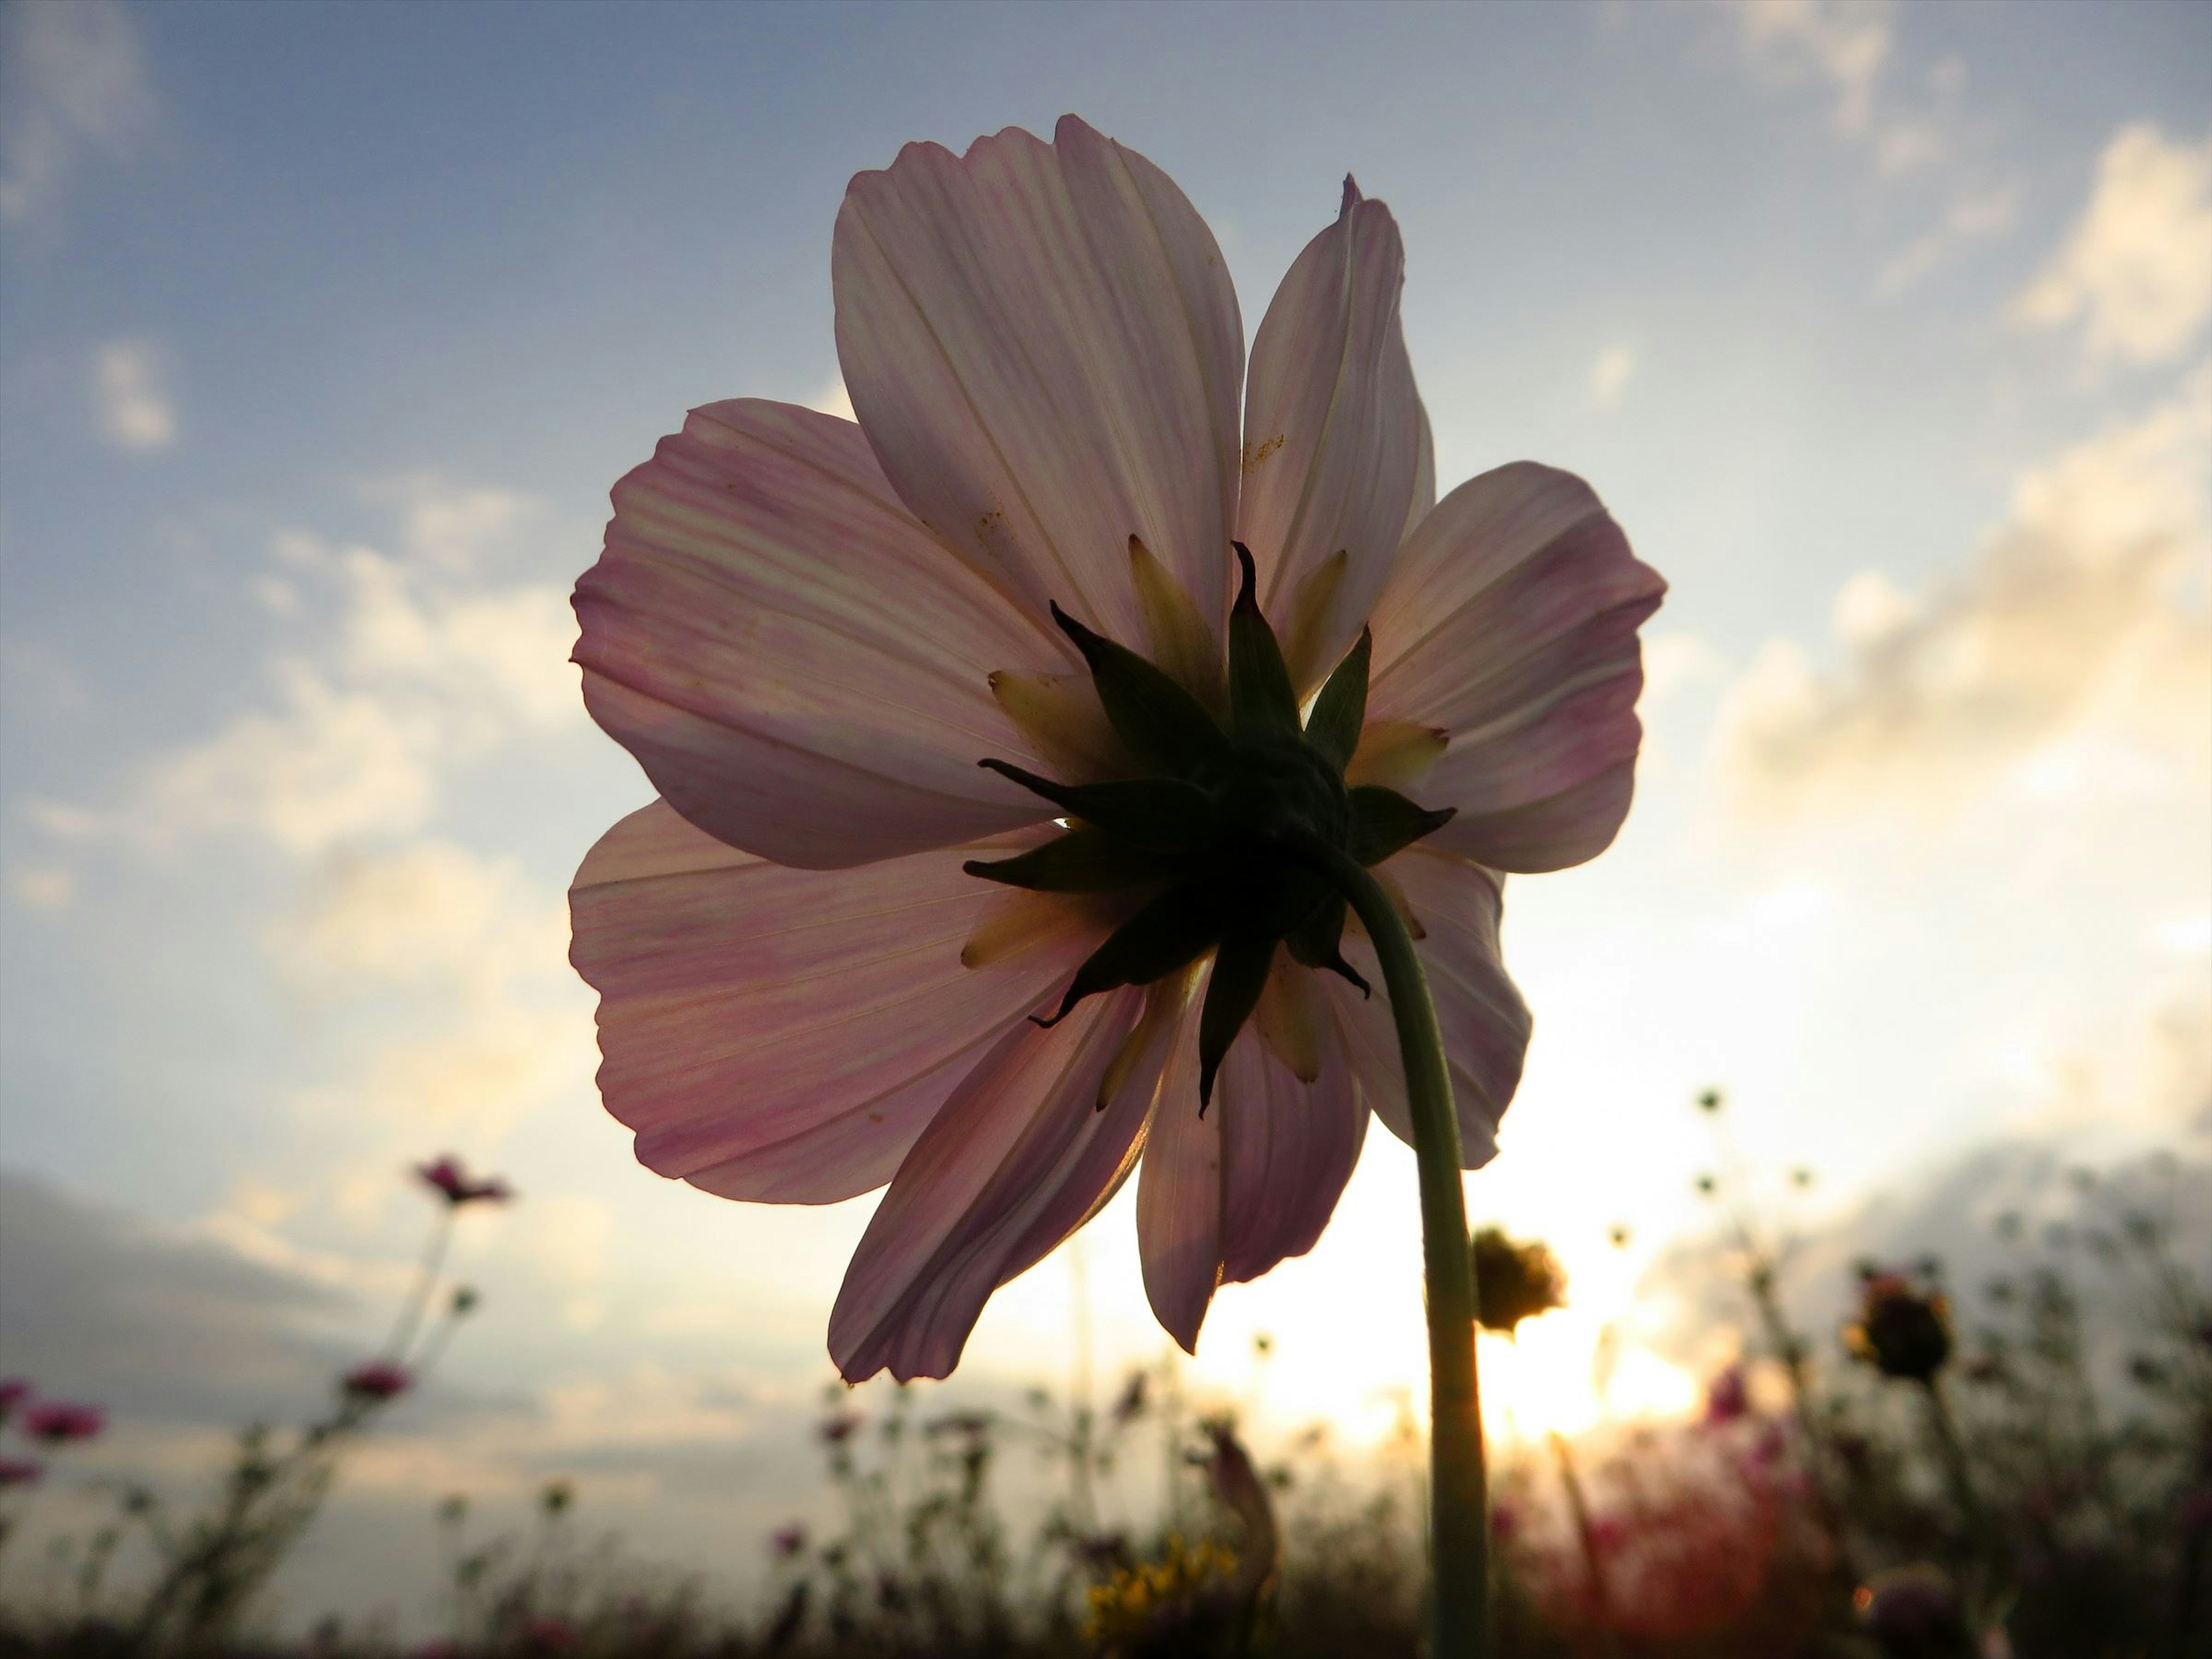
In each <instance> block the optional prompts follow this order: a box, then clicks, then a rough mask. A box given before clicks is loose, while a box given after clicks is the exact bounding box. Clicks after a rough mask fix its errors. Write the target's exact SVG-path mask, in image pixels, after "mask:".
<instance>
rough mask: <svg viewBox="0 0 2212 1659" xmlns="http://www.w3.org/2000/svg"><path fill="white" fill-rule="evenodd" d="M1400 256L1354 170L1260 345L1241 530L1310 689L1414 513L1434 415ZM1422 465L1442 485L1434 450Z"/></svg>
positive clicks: (1380, 579) (1362, 608)
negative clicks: (1411, 346)
mask: <svg viewBox="0 0 2212 1659" xmlns="http://www.w3.org/2000/svg"><path fill="white" fill-rule="evenodd" d="M1405 269H1406V255H1405V249H1404V246H1403V245H1402V244H1401V242H1400V240H1399V238H1398V227H1397V224H1396V222H1395V221H1393V220H1392V218H1391V217H1390V210H1389V209H1388V208H1386V207H1384V206H1383V204H1382V203H1380V202H1372V201H1368V200H1366V199H1364V198H1363V197H1361V196H1360V194H1359V192H1358V189H1357V188H1355V187H1354V186H1353V185H1352V181H1351V180H1350V179H1346V180H1345V190H1344V207H1343V210H1342V212H1341V213H1340V215H1339V216H1338V218H1337V221H1336V222H1335V223H1334V224H1333V225H1331V226H1330V227H1329V228H1328V229H1326V230H1324V231H1322V233H1321V234H1319V235H1318V236H1316V237H1315V238H1314V239H1313V240H1312V241H1310V242H1309V243H1307V244H1306V246H1305V250H1304V252H1301V253H1300V254H1299V255H1298V257H1297V259H1296V260H1294V261H1293V262H1292V263H1291V269H1290V272H1289V274H1288V275H1287V276H1285V277H1284V278H1283V285H1282V286H1281V287H1280V288H1279V289H1277V290H1276V292H1275V298H1274V301H1273V303H1272V304H1270V305H1269V306H1268V307H1267V317H1266V319H1264V320H1263V321H1262V322H1261V325H1260V332H1259V335H1258V337H1256V338H1255V340H1254V341H1253V343H1252V374H1251V380H1250V382H1249V385H1248V386H1246V388H1245V398H1244V454H1245V473H1244V490H1243V501H1242V502H1241V504H1240V506H1239V507H1238V509H1237V535H1238V538H1239V539H1240V540H1242V541H1243V542H1244V543H1245V544H1247V545H1249V547H1250V548H1251V550H1252V554H1253V557H1254V558H1255V560H1257V561H1258V562H1259V565H1260V569H1261V605H1262V606H1263V607H1264V608H1265V609H1266V610H1267V614H1268V616H1269V617H1271V618H1272V619H1273V621H1274V623H1275V625H1276V627H1277V629H1279V631H1281V632H1282V633H1283V635H1284V636H1285V653H1286V655H1287V656H1288V658H1289V659H1290V664H1291V678H1293V679H1294V680H1296V681H1297V684H1298V685H1299V687H1300V688H1301V689H1302V690H1304V689H1307V688H1310V686H1311V685H1312V684H1316V683H1317V682H1318V681H1319V679H1320V678H1322V676H1323V675H1325V674H1326V673H1327V672H1328V670H1329V669H1330V668H1332V667H1334V665H1335V663H1336V661H1337V659H1338V658H1340V657H1341V656H1342V655H1343V654H1344V653H1345V652H1346V650H1347V649H1348V648H1349V647H1351V645H1352V641H1353V640H1355V639H1357V638H1358V635H1359V629H1360V628H1361V626H1362V625H1363V624H1364V623H1365V622H1366V620H1367V615H1368V612H1369V611H1370V609H1372V607H1373V605H1374V603H1375V598H1376V594H1378V593H1379V592H1382V590H1383V584H1384V582H1385V581H1386V580H1388V579H1389V574H1390V568H1391V564H1392V561H1393V557H1394V556H1395V553H1396V552H1397V550H1398V544H1399V540H1400V538H1401V537H1402V536H1403V534H1404V533H1405V530H1406V527H1407V523H1408V522H1409V520H1412V519H1413V518H1415V517H1416V516H1418V515H1417V513H1415V510H1414V509H1415V504H1416V498H1417V496H1418V495H1419V491H1420V489H1421V476H1422V470H1423V462H1422V457H1423V453H1424V443H1423V438H1424V435H1425V430H1426V427H1427V420H1426V416H1425V415H1424V414H1423V412H1422V410H1421V403H1420V398H1419V397H1418V396H1417V395H1416V394H1415V392H1414V390H1413V367H1412V364H1411V362H1410V361H1409V360H1408V358H1407V355H1406V342H1405V337H1404V334H1403V333H1402V332H1401V329H1400V327H1399V322H1398V294H1399V290H1400V289H1401V287H1402V286H1403V285H1404V280H1405ZM1427 477H1428V483H1427V489H1428V491H1429V492H1430V494H1431V495H1433V493H1434V491H1435V488H1436V483H1435V479H1436V471H1435V462H1434V460H1433V459H1430V461H1429V462H1428V465H1427ZM1422 505H1425V503H1422ZM1339 554H1342V555H1344V558H1343V559H1342V560H1341V561H1340V562H1335V563H1332V561H1334V560H1335V558H1336V556H1337V555H1339Z"/></svg>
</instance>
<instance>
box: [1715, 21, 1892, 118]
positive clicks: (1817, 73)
mask: <svg viewBox="0 0 2212 1659" xmlns="http://www.w3.org/2000/svg"><path fill="white" fill-rule="evenodd" d="M1730 10H1731V12H1732V14H1733V15H1734V16H1735V21H1736V25H1737V27H1738V30H1739V32H1740V33H1741V37H1742V40H1743V44H1744V46H1745V48H1746V49H1747V52H1748V53H1749V54H1750V58H1751V61H1752V63H1753V66H1754V67H1755V68H1757V69H1759V70H1760V71H1761V72H1762V73H1765V74H1766V75H1769V76H1772V77H1774V78H1775V79H1777V80H1778V81H1779V82H1782V83H1783V84H1784V85H1796V84H1800V83H1802V82H1805V81H1808V80H1810V81H1816V82H1825V83H1826V85H1827V86H1828V88H1830V90H1831V91H1832V93H1833V94H1834V96H1835V100H1836V101H1835V123H1836V126H1837V129H1838V131H1842V132H1844V133H1846V134H1849V135H1850V136H1851V137H1868V136H1876V137H1879V135H1876V134H1875V88H1876V85H1877V83H1878V82H1879V81H1880V80H1881V74H1882V70H1883V69H1884V67H1885V66H1886V65H1887V64H1888V62H1889V60H1890V51H1891V47H1892V46H1893V22H1894V20H1895V18H1896V15H1897V7H1896V4H1895V0H1735V4H1734V5H1733V6H1732V7H1731V8H1730ZM1932 142H1933V140H1932V138H1929V139H1926V140H1916V141H1915V146H1916V147H1921V146H1924V145H1925V144H1926V143H1932Z"/></svg>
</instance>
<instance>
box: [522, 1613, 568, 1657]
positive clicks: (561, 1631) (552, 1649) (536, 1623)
mask: <svg viewBox="0 0 2212 1659" xmlns="http://www.w3.org/2000/svg"><path fill="white" fill-rule="evenodd" d="M575 1645H576V1630H575V1626H573V1625H571V1624H569V1623H568V1621H567V1620H564V1619H554V1618H550V1617H547V1616H545V1615H544V1614H540V1615H539V1616H538V1617H536V1618H533V1619H531V1620H528V1621H526V1623H525V1624H524V1625H523V1627H522V1646H523V1650H524V1651H525V1652H526V1653H567V1652H568V1651H569V1650H571V1649H573V1648H574V1646H575Z"/></svg>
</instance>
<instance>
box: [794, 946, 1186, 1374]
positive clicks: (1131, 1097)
mask: <svg viewBox="0 0 2212 1659" xmlns="http://www.w3.org/2000/svg"><path fill="white" fill-rule="evenodd" d="M1144 1003H1145V993H1144V992H1142V991H1141V990H1138V989H1134V988H1127V987H1125V988H1124V989H1122V990H1119V991H1115V992H1112V993H1110V994H1107V995H1104V996H1098V997H1093V998H1091V1000H1088V1001H1086V1002H1085V1003H1083V1004H1082V1005H1080V1006H1079V1007H1078V1008H1077V1009H1076V1011H1075V1012H1073V1014H1071V1015H1069V1016H1068V1018H1066V1020H1064V1021H1062V1022H1061V1023H1060V1024H1059V1025H1057V1026H1055V1027H1054V1028H1053V1029H1052V1030H1040V1029H1039V1028H1038V1027H1037V1026H1036V1025H1034V1024H1030V1022H1028V1021H1026V1020H1024V1021H1022V1022H1021V1023H1019V1024H1017V1025H1016V1026H1015V1027H1014V1028H1013V1029H1012V1030H1010V1031H1008V1032H1006V1035H1005V1036H1002V1037H1000V1040H999V1042H997V1043H996V1044H995V1045H994V1047H993V1048H991V1049H990V1050H989V1051H988V1052H987V1054H984V1055H983V1057H982V1058H981V1060H979V1061H978V1062H977V1063H976V1064H975V1066H974V1068H973V1069H972V1070H970V1071H969V1073H968V1074H967V1076H966V1077H965V1078H964V1079H962V1080H961V1082H960V1084H959V1085H958V1087H957V1089H955V1090H954V1091H953V1094H952V1097H951V1099H950V1100H948V1101H946V1102H945V1107H944V1109H943V1110H942V1111H940V1112H939V1114H938V1115H937V1116H936V1118H935V1119H934V1120H933V1121H932V1122H931V1124H930V1126H929V1127H928V1128H927V1130H925V1131H924V1132H923V1133H922V1135H921V1139H919V1140H917V1141H916V1142H915V1145H914V1150H913V1151H912V1152H908V1154H907V1158H906V1161H905V1162H904V1163H903V1164H901V1165H900V1166H899V1171H898V1175H897V1176H896V1179H894V1180H893V1181H892V1182H891V1188H890V1192H888V1193H886V1194H884V1200H883V1203H882V1204H881V1205H880V1206H878V1208H877V1210H876V1213H875V1216H874V1218H872V1220H870V1222H869V1223H868V1230H867V1231H866V1234H865V1235H863V1236H862V1237H861V1239H860V1249H858V1250H856V1251H855V1252H854V1255H853V1261H852V1265H851V1267H848V1269H847V1270H846V1273H845V1283H844V1287H843V1288H842V1290H841V1291H839V1292H838V1293H837V1305H836V1309H835V1310H833V1311H832V1312H831V1314H830V1316H829V1352H830V1357H831V1358H834V1359H835V1360H836V1362H837V1369H838V1370H839V1371H840V1372H842V1374H843V1376H845V1377H846V1379H847V1380H848V1381H849V1382H854V1383H857V1382H860V1380H862V1379H863V1378H865V1377H869V1376H874V1375H875V1374H876V1372H878V1371H879V1370H885V1369H886V1368H888V1369H889V1370H890V1373H891V1375H892V1376H895V1377H896V1378H897V1379H898V1380H899V1381H901V1382H905V1381H907V1380H908V1379H909V1378H911V1377H916V1376H948V1375H950V1374H951V1370H952V1368H953V1366H954V1365H956V1364H958V1363H959V1359H960V1351H961V1349H962V1348H963V1347H964V1346H966V1345H967V1341H968V1334H969V1332H970V1331H971V1330H973V1329H974V1328H975V1321H976V1318H977V1316H980V1315H981V1313H982V1311H983V1304H984V1302H985V1301H986V1300H987V1298H988V1297H989V1296H990V1294H991V1292H992V1291H994V1290H996V1289H997V1288H998V1287H999V1286H1000V1285H1003V1284H1005V1283H1006V1281H1007V1280H1008V1279H1012V1278H1013V1277H1015V1276H1016V1275H1017V1274H1018V1273H1023V1272H1024V1271H1025V1270H1026V1269H1028V1268H1029V1267H1032V1266H1034V1265H1035V1264H1036V1262H1037V1261H1041V1260H1042V1258H1043V1257H1044V1256H1045V1255H1048V1253H1050V1251H1051V1250H1052V1249H1054V1247H1055V1246H1057V1245H1058V1244H1059V1243H1060V1241H1061V1240H1063V1239H1065V1238H1066V1237H1067V1236H1068V1235H1069V1234H1070V1233H1072V1232H1073V1231H1075V1230H1076V1229H1077V1228H1078V1227H1079V1226H1081V1225H1083V1224H1084V1223H1085V1221H1087V1220H1089V1219H1090V1218H1091V1216H1092V1215H1094V1214H1096V1213H1097V1211H1098V1209H1099V1207H1100V1206H1102V1205H1103V1204H1104V1203H1105V1202H1106V1200H1108V1199H1109V1198H1110V1197H1111V1196H1112V1195H1113V1194H1114V1192H1115V1189H1116V1188H1119V1187H1120V1185H1121V1182H1122V1181H1123V1179H1125V1178H1126V1177H1127V1175H1128V1173H1129V1170H1130V1169H1131V1168H1132V1167H1133V1165H1134V1164H1135V1163H1136V1160H1137V1157H1138V1154H1139V1152H1141V1151H1142V1149H1143V1146H1144V1136H1145V1124H1146V1119H1147V1117H1149V1116H1150V1115H1151V1112H1152V1098H1153V1096H1154V1094H1155V1092H1156V1091H1157V1088H1158V1082H1159V1075H1160V1064H1161V1061H1162V1060H1163V1059H1164V1055H1165V1051H1166V1048H1167V1047H1168V1042H1169V1039H1170V1037H1171V1036H1172V1035H1173V1030H1174V1027H1173V1025H1172V1024H1170V1025H1168V1026H1166V1027H1164V1028H1163V1029H1159V1030H1156V1031H1155V1032H1154V1033H1153V1034H1152V1035H1153V1040H1152V1042H1150V1044H1149V1045H1148V1048H1149V1052H1148V1053H1147V1054H1145V1055H1144V1056H1142V1057H1141V1058H1140V1060H1139V1063H1138V1064H1136V1065H1133V1066H1128V1067H1127V1068H1126V1069H1123V1070H1121V1073H1120V1074H1119V1077H1118V1086H1117V1087H1116V1088H1115V1090H1114V1091H1113V1093H1112V1095H1111V1097H1109V1099H1108V1100H1107V1101H1106V1102H1105V1103H1104V1106H1103V1109H1102V1108H1101V1107H1100V1105H1099V1098H1098V1097H1099V1094H1100V1092H1101V1084H1102V1082H1103V1080H1104V1079H1105V1078H1106V1076H1107V1071H1108V1068H1109V1066H1111V1065H1112V1064H1113V1061H1114V1060H1115V1055H1116V1054H1118V1053H1119V1052H1120V1050H1121V1045H1122V1042H1123V1041H1124V1039H1125V1038H1127V1036H1129V1034H1130V1032H1131V1031H1132V1030H1134V1029H1135V1028H1136V1025H1137V1021H1138V1015H1139V1011H1140V1010H1141V1009H1142V1008H1143V1006H1144Z"/></svg>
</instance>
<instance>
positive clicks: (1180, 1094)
mask: <svg viewBox="0 0 2212 1659" xmlns="http://www.w3.org/2000/svg"><path fill="white" fill-rule="evenodd" d="M1195 994H1196V996H1197V997H1200V998H1202V997H1203V996H1204V995H1205V981H1204V980H1203V978H1201V979H1200V982H1199V986H1198V989H1197V991H1196V993H1195ZM1191 1006H1194V1007H1195V1006H1198V1005H1197V1003H1196V1002H1194V1003H1193V1004H1192V1005H1191ZM1198 1073H1199V1063H1198V1021H1197V1020H1196V1019H1195V1018H1186V1019H1185V1020H1184V1021H1183V1022H1182V1029H1181V1030H1178V1031H1177V1033H1176V1042H1175V1046H1174V1048H1173V1049H1172V1050H1171V1051H1170V1054H1169V1056H1168V1063H1167V1069H1166V1070H1165V1071H1164V1073H1162V1074H1161V1078H1160V1098H1159V1103H1158V1105H1157V1106H1155V1107H1154V1108H1153V1110H1152V1131H1151V1133H1149V1134H1148V1135H1147V1136H1146V1140H1145V1164H1144V1169H1143V1170H1142V1171H1141V1172H1140V1173H1139V1176H1138V1177H1137V1247H1138V1250H1139V1254H1140V1255H1141V1256H1142V1258H1143V1261H1144V1269H1145V1295H1146V1298H1147V1299H1148V1300H1149V1301H1150V1302H1151V1303H1152V1312H1153V1314H1154V1315H1155V1316H1157V1317H1158V1320H1159V1322H1160V1325H1161V1328H1163V1329H1164V1330H1165V1331H1166V1332H1167V1334H1169V1335H1170V1336H1172V1337H1173V1338H1175V1340H1176V1341H1177V1342H1179V1343H1181V1344H1182V1348H1183V1352H1186V1353H1196V1352H1198V1332H1199V1327H1200V1325H1202V1324H1203V1323H1204V1322H1205V1321H1206V1308H1207V1306H1208V1305H1209V1304H1211V1303H1212V1300H1213V1292H1214V1290H1215V1288H1216V1287H1217V1286H1218V1285H1219V1284H1220V1283H1221V1114H1220V1113H1219V1112H1218V1110H1215V1109H1212V1108H1209V1109H1207V1111H1206V1115H1205V1116H1203V1117H1200V1115H1199V1112H1198ZM1217 1086H1218V1085H1217Z"/></svg>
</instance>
